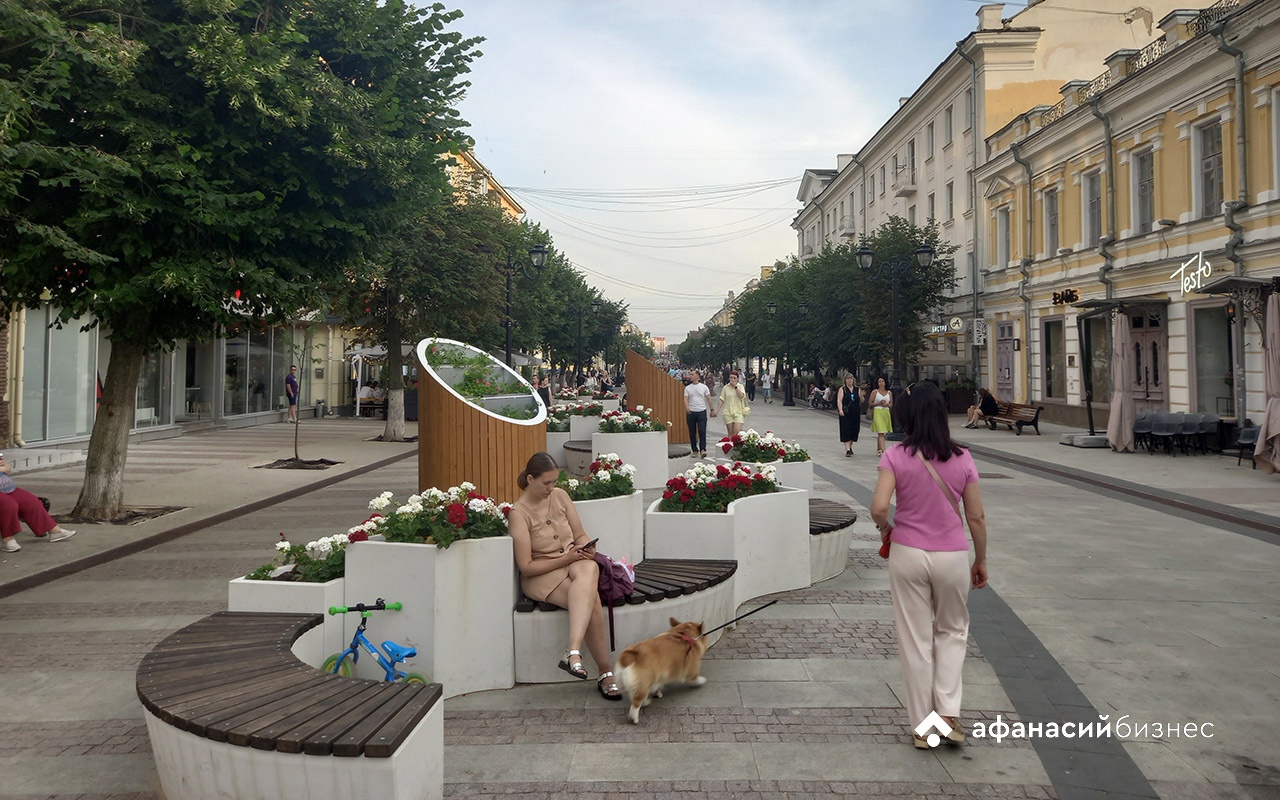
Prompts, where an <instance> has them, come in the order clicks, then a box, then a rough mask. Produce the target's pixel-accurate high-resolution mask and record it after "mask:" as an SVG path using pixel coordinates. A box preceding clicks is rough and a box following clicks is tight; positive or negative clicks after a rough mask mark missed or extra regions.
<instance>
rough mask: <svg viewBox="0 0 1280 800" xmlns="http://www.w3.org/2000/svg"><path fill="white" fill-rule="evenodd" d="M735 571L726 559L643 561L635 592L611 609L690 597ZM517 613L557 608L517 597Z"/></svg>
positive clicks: (639, 569) (734, 564)
mask: <svg viewBox="0 0 1280 800" xmlns="http://www.w3.org/2000/svg"><path fill="white" fill-rule="evenodd" d="M737 570H738V562H736V561H733V560H727V559H678V558H666V559H659V558H654V559H645V560H644V561H641V562H640V563H639V564H636V565H635V573H636V579H635V584H636V586H635V591H633V592H632V593H631V594H630V595H629V596H627V597H625V598H622V599H620V600H616V601H614V602H613V603H612V605H614V606H615V607H616V606H622V605H640V604H642V603H649V602H657V601H659V600H665V599H667V598H673V597H680V596H682V595H687V594H693V593H694V592H699V591H702V590H704V589H707V588H709V587H712V586H716V585H717V584H720V583H723V582H724V581H726V580H728V579H729V578H730V577H732V576H733V575H734V573H735V572H737ZM514 610H515V611H516V612H517V613H530V612H533V611H561V610H563V609H561V608H560V607H559V606H555V605H552V604H550V603H541V602H537V601H534V600H531V599H529V598H527V597H524V596H523V595H521V597H520V598H519V599H518V600H517V601H516V604H515V607H514Z"/></svg>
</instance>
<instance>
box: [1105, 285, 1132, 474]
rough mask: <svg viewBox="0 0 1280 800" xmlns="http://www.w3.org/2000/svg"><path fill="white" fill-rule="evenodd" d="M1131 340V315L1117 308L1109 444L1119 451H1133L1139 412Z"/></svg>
mask: <svg viewBox="0 0 1280 800" xmlns="http://www.w3.org/2000/svg"><path fill="white" fill-rule="evenodd" d="M1129 342H1130V339H1129V317H1128V315H1126V314H1125V313H1124V312H1123V311H1117V312H1115V313H1114V314H1112V322H1111V345H1112V346H1111V386H1112V390H1111V416H1110V417H1109V418H1108V419H1107V444H1109V445H1111V449H1112V450H1115V451H1116V452H1117V453H1132V452H1133V421H1134V419H1136V418H1137V416H1138V414H1137V407H1136V406H1135V405H1134V402H1133V395H1132V394H1130V392H1129V376H1130V375H1132V374H1133V351H1132V349H1131V345H1130V343H1129Z"/></svg>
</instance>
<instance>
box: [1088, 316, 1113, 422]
mask: <svg viewBox="0 0 1280 800" xmlns="http://www.w3.org/2000/svg"><path fill="white" fill-rule="evenodd" d="M1084 324H1085V325H1086V326H1088V330H1087V333H1088V335H1089V380H1090V381H1091V382H1092V385H1093V400H1094V402H1103V403H1105V402H1110V401H1111V393H1112V392H1113V391H1115V389H1114V387H1112V385H1111V364H1110V361H1109V360H1108V358H1107V353H1108V352H1110V350H1111V326H1110V325H1108V324H1107V318H1106V317H1090V318H1089V319H1087V320H1085V323H1084Z"/></svg>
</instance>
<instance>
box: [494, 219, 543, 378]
mask: <svg viewBox="0 0 1280 800" xmlns="http://www.w3.org/2000/svg"><path fill="white" fill-rule="evenodd" d="M481 250H482V251H484V252H489V251H488V248H485V247H483V246H481ZM546 263H547V246H546V245H545V244H537V245H534V246H533V247H530V248H529V261H528V262H523V261H522V262H520V263H516V261H515V254H514V253H512V252H511V251H510V250H508V251H507V263H506V264H505V265H503V264H495V265H494V269H496V270H497V271H498V272H500V273H502V274H503V275H505V276H506V278H507V315H506V317H505V318H504V319H503V320H502V327H504V328H506V329H507V366H508V367H509V366H511V329H512V328H514V327H515V326H516V321H515V317H514V316H512V308H511V306H512V297H511V288H512V282H513V280H514V279H515V276H516V275H517V274H519V273H523V274H524V276H525V277H526V278H528V279H529V280H531V281H532V280H537V279H538V276H539V275H541V274H542V267H543V265H544V264H546ZM531 267H532V270H531V269H530V268H531Z"/></svg>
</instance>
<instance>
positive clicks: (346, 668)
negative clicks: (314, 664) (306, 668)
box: [320, 653, 351, 678]
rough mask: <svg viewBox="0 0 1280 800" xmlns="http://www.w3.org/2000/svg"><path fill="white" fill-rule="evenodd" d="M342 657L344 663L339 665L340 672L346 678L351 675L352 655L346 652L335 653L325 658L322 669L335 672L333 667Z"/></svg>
mask: <svg viewBox="0 0 1280 800" xmlns="http://www.w3.org/2000/svg"><path fill="white" fill-rule="evenodd" d="M339 658H341V659H342V663H341V664H340V665H338V674H339V675H341V676H342V677H344V678H350V677H351V656H349V655H346V654H344V653H335V654H334V655H331V656H329V657H328V658H326V659H325V660H324V664H323V665H322V666H321V667H320V669H322V670H324V671H325V672H333V667H334V665H335V664H338V659H339Z"/></svg>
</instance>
